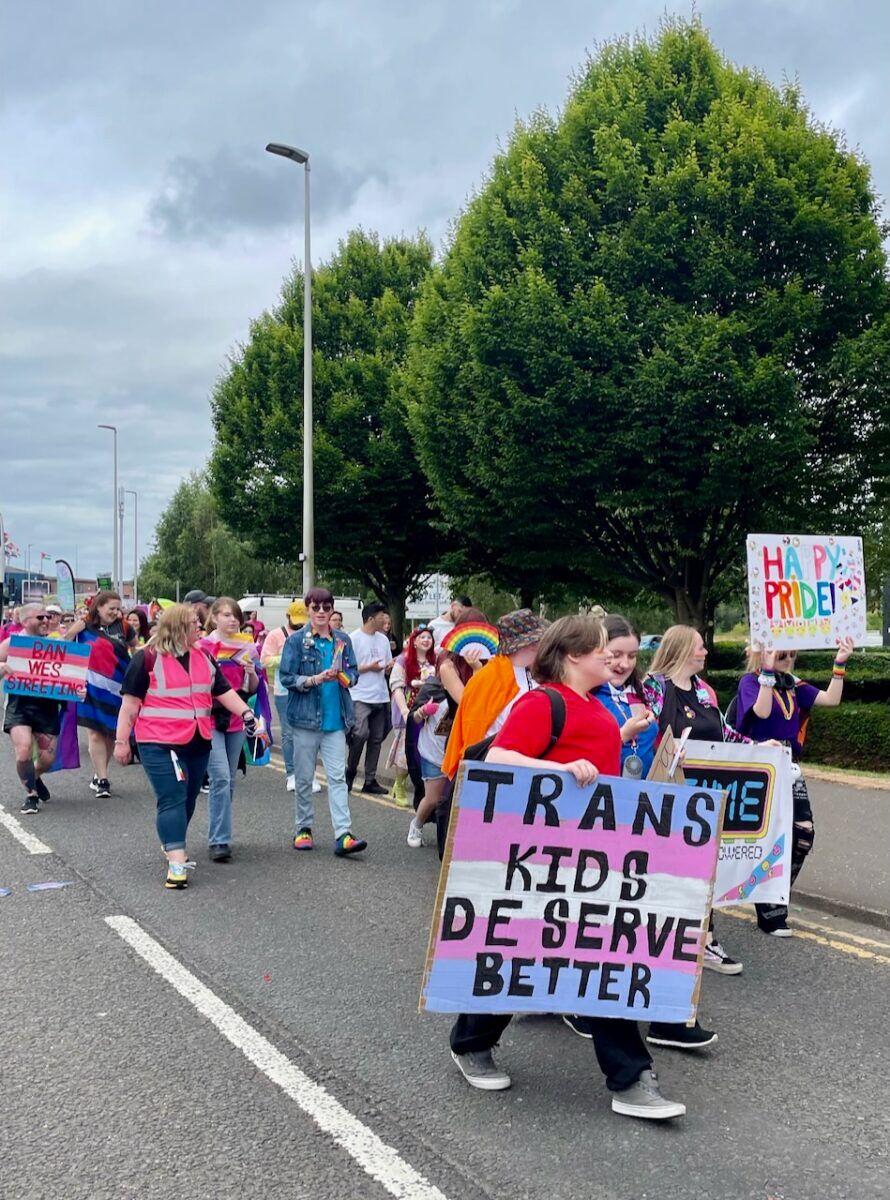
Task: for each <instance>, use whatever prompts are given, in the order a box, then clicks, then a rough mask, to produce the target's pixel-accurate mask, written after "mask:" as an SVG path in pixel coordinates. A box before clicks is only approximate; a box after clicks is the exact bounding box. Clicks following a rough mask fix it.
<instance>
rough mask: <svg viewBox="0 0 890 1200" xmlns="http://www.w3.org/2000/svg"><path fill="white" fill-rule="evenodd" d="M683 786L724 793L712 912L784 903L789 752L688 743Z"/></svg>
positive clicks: (789, 827)
mask: <svg viewBox="0 0 890 1200" xmlns="http://www.w3.org/2000/svg"><path fill="white" fill-rule="evenodd" d="M683 775H684V777H685V780H686V786H687V787H690V786H695V787H703V788H715V789H718V790H723V791H725V792H726V794H727V795H726V809H725V810H724V815H723V832H722V834H721V836H720V856H719V858H718V860H717V879H716V881H715V883H714V907H715V908H726V907H728V906H729V905H732V904H753V903H755V902H757V903H767V904H787V903H788V894H789V890H790V885H789V871H790V869H791V830H792V823H793V820H794V807H793V802H792V797H791V784H792V764H791V751H790V750H789V749H788V748H787V747H785V746H762V745H756V744H754V743H752V744H750V745H745V744H741V745H739V744H736V743H734V742H695V741H689V742H687V743H686V758H685V760H684V762H683Z"/></svg>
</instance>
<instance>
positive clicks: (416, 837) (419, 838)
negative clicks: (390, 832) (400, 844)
mask: <svg viewBox="0 0 890 1200" xmlns="http://www.w3.org/2000/svg"><path fill="white" fill-rule="evenodd" d="M408 845H409V846H410V847H411V849H412V850H419V849H420V847H421V846H422V845H423V826H422V825H418V824H417V821H416V820H415V819H414V817H412V818H411V824H410V825H409V826H408Z"/></svg>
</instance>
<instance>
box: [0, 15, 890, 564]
mask: <svg viewBox="0 0 890 1200" xmlns="http://www.w3.org/2000/svg"><path fill="white" fill-rule="evenodd" d="M0 2H2V8H0V11H2V13H3V18H4V20H3V25H4V28H3V31H2V38H0V88H2V112H0V129H2V144H3V149H4V154H3V159H4V170H3V172H2V174H0V218H2V231H3V232H2V247H3V249H2V256H0V286H2V298H0V347H2V354H3V362H2V371H3V374H2V396H3V407H2V413H0V511H2V512H3V515H4V518H5V521H6V525H7V528H8V530H9V532H10V534H11V536H12V538H13V540H14V541H15V542H17V543H18V545H19V546H20V547H21V548H22V550H23V552H24V550H25V547H26V545H27V543H29V542H30V543H32V544H33V550H32V560H33V562H34V564H35V566H36V565H37V556H38V555H39V553H40V552H45V553H47V554H49V555H51V556H53V557H56V556H64V557H68V558H69V559H70V561H71V564H72V566H74V565H75V559H76V563H77V567H78V568H79V571H80V573H81V574H85V573H89V572H92V573H93V574H95V573H96V571H97V570H102V571H105V570H108V569H109V567H110V564H111V501H112V488H111V434H110V433H107V432H105V431H102V430H97V429H96V424H97V423H98V422H106V423H109V424H116V425H117V426H118V427H119V430H120V470H121V481H122V483H123V484H124V486H126V487H127V488H132V489H136V490H137V491H138V493H139V503H140V514H139V515H140V553H143V552H145V550H146V549H147V548H148V546H149V544H150V541H151V537H152V532H153V529H154V524H155V522H156V520H157V518H158V516H159V514H160V513H161V511H162V510H163V508H164V506H165V504H166V502H167V501H168V500H169V498H170V496H171V495H172V493H173V492H174V490H175V489H176V486H177V484H178V482H179V480H180V479H181V478H182V476H183V475H185V474H186V473H187V472H188V471H190V470H192V469H193V468H199V467H201V466H203V464H204V463H205V461H206V459H207V455H208V451H209V448H210V439H211V425H210V415H209V406H208V395H209V393H210V391H211V389H212V387H213V384H214V381H215V380H216V378H217V377H218V375H219V374H220V372H221V371H222V370H223V369H224V366H225V362H226V356H227V354H228V353H229V352H230V350H231V349H232V348H233V347H234V346H235V345H236V344H237V343H238V342H239V341H240V340H243V339H244V338H245V337H246V336H247V331H248V323H249V321H250V319H251V318H252V317H254V316H256V315H258V314H259V313H260V312H261V311H262V310H263V309H264V308H266V307H269V306H270V305H273V304H274V303H275V302H276V299H277V296H278V292H279V287H280V284H281V280H282V277H283V275H284V274H285V272H286V271H287V269H288V265H289V262H290V260H291V258H292V257H293V256H294V255H297V256H298V257H299V255H300V253H301V247H302V190H301V189H302V176H301V172H300V171H299V170H298V169H297V168H296V167H294V166H292V165H291V164H289V163H287V162H286V161H284V160H282V159H276V158H273V157H272V156H271V155H267V154H265V153H264V150H263V147H264V146H265V144H266V142H268V141H271V140H279V141H286V142H291V143H293V144H295V145H298V146H301V147H304V148H305V149H307V150H309V151H310V153H311V154H312V162H313V173H312V186H313V222H312V229H313V258H314V260H315V262H316V263H317V262H318V261H319V260H320V259H323V258H325V257H326V256H328V255H329V254H330V253H331V251H332V250H333V249H334V248H335V247H336V244H337V241H338V239H339V238H341V237H342V236H343V235H344V234H345V233H346V231H347V230H349V229H350V228H352V227H354V226H356V225H362V226H364V227H365V228H368V229H375V230H377V231H379V232H380V233H381V234H382V235H398V234H401V233H406V234H413V233H414V232H415V231H416V230H418V229H419V228H425V229H426V230H427V231H428V232H429V233H430V235H431V236H432V238H433V240H434V243H435V244H436V245H437V246H441V244H442V240H443V238H444V237H445V234H446V232H447V227H448V222H449V220H451V218H452V217H453V216H454V215H455V214H456V213H457V212H458V210H459V209H460V207H461V206H462V204H463V203H464V201H465V199H466V197H467V194H468V192H470V190H471V189H473V188H474V187H475V186H476V185H477V184H478V182H479V180H480V178H481V177H482V175H483V174H484V172H485V171H486V168H487V166H488V164H489V163H490V161H491V158H492V156H493V154H494V153H495V151H496V149H497V147H498V143H499V140H500V141H503V140H504V139H505V138H506V137H507V135H508V134H509V132H510V129H511V127H512V125H513V123H514V120H515V118H516V116H517V115H519V116H525V115H527V114H528V113H530V112H531V111H532V110H533V109H535V108H537V107H539V106H546V107H548V108H550V109H556V108H558V107H559V106H560V104H561V103H562V101H563V100H564V98H565V95H566V91H567V88H568V83H569V77H570V75H571V73H572V71H573V70H574V69H575V68H576V67H577V66H579V65H580V64H581V63H583V60H584V57H585V52H586V51H588V50H590V51H593V50H595V48H596V44H597V43H598V42H600V41H602V40H604V39H608V38H611V37H614V36H615V35H618V34H622V33H627V32H632V31H634V30H639V29H645V30H648V31H650V32H651V31H653V30H654V29H655V28H656V26H657V24H658V20H659V17H660V16H661V14H662V13H663V12H664V11H665V10H666V9H667V10H668V11H671V12H677V13H680V14H683V15H688V14H689V13H690V11H691V7H690V5H689V4H682V5H679V4H675V3H671V0H668V2H667V4H665V3H664V0H621V2H613V0H586V2H582V0H554V2H553V3H551V4H542V3H541V2H540V0H439V2H438V3H435V2H433V0H427V2H426V3H417V0H320V2H317V3H310V2H308V0H251V2H250V3H249V4H248V3H246V2H244V0H178V2H177V3H175V4H174V3H170V2H169V0H153V2H152V3H151V4H140V5H136V4H132V3H128V2H127V0H123V2H122V0H61V2H60V0H28V2H27V3H24V4H21V3H16V2H15V0H0ZM697 7H698V11H699V13H700V14H701V16H702V18H703V20H704V22H705V24H706V25H707V26H708V28H709V29H710V31H711V34H712V36H713V37H714V39H715V40H716V42H717V44H718V45H719V46H720V47H721V48H722V50H723V51H724V52H725V53H726V55H727V56H728V57H729V58H731V59H732V60H734V61H735V62H738V63H744V64H747V65H750V66H756V67H760V68H761V69H762V70H763V71H765V72H766V74H767V75H768V76H769V77H770V78H771V79H773V80H775V81H777V82H778V81H781V79H782V78H783V76H789V75H790V76H794V75H797V76H799V78H800V81H801V83H802V85H803V89H804V93H805V95H806V97H807V100H808V101H809V104H810V106H811V108H812V109H813V111H814V113H815V115H816V116H817V117H818V118H819V119H821V120H823V121H826V122H830V123H831V124H833V125H835V126H836V127H838V128H842V129H844V130H846V133H847V137H848V141H849V143H850V144H851V145H853V146H858V147H859V148H860V150H861V151H862V153H863V154H864V155H865V156H866V157H867V158H868V159H869V160H870V162H871V164H872V168H873V172H874V179H875V182H876V186H877V188H878V190H879V192H880V193H881V194H882V195H884V196H886V195H887V191H888V187H890V144H888V139H887V136H886V128H885V120H886V117H881V115H880V114H881V113H884V114H886V113H887V111H888V109H890V97H888V91H890V87H888V82H887V70H886V52H887V33H888V26H890V4H888V3H887V0H848V2H847V3H843V4H842V3H840V0H745V3H739V0H700V3H699V4H698V6H697ZM129 502H130V498H128V503H129ZM124 546H125V557H124V569H125V574H126V575H127V576H129V575H130V574H131V572H132V560H133V529H132V523H131V515H129V514H128V518H127V529H126V533H125V538H124ZM295 549H296V547H295ZM18 563H19V564H20V565H23V564H24V558H22V559H20V560H18Z"/></svg>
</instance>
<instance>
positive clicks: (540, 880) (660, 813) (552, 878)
mask: <svg viewBox="0 0 890 1200" xmlns="http://www.w3.org/2000/svg"><path fill="white" fill-rule="evenodd" d="M722 810H723V796H722V793H720V792H716V791H713V790H708V789H703V788H688V787H682V786H676V785H674V784H661V783H651V782H648V781H644V780H638V779H615V778H609V777H605V776H603V777H600V778H599V779H598V780H597V781H596V783H594V784H591V785H589V786H588V787H580V786H579V785H578V784H576V783H575V781H574V779H573V778H572V776H571V775H570V774H568V772H566V771H559V770H553V771H539V770H531V769H529V768H525V767H506V766H501V765H496V764H494V763H470V762H464V763H462V764H461V767H460V770H459V772H458V776H457V788H456V792H455V809H454V812H453V814H452V819H451V824H450V826H449V830H448V840H447V843H446V847H445V856H444V861H443V864H442V873H441V876H440V881H439V893H438V896H437V898H436V909H435V914H434V917H433V927H432V932H431V935H430V945H429V952H428V955H427V963H426V971H425V974H424V980H423V985H422V989H421V1001H420V1002H421V1007H422V1008H426V1009H429V1010H432V1011H436V1012H470V1013H472V1012H487V1013H515V1012H564V1013H581V1014H586V1015H590V1016H610V1017H627V1018H631V1019H633V1020H642V1019H645V1020H655V1021H675V1022H683V1021H689V1020H691V1019H693V1018H694V1016H695V1009H696V1004H697V998H698V982H699V979H700V976H701V960H702V955H703V953H704V941H705V931H706V928H707V922H708V913H709V911H710V906H711V897H712V891H713V882H714V872H715V870H716V865H717V851H718V847H719V834H720V820H721V815H722Z"/></svg>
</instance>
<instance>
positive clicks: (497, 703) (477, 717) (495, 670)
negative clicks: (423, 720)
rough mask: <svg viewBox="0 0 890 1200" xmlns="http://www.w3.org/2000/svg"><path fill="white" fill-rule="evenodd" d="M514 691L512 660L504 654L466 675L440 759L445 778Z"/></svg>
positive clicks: (515, 686)
mask: <svg viewBox="0 0 890 1200" xmlns="http://www.w3.org/2000/svg"><path fill="white" fill-rule="evenodd" d="M518 691H519V685H518V684H517V682H516V676H515V675H514V674H513V663H512V661H511V660H510V659H509V658H507V656H506V655H504V654H498V655H496V656H495V657H494V658H493V659H491V661H490V662H489V663H488V664H487V666H484V667H483V668H482V670H481V671H477V672H476V674H475V675H474V676H473V677H472V678H471V679H470V681H469V682H468V683H467V686H466V687H465V688H464V694H463V696H462V697H461V701H460V704H459V705H458V706H457V713H456V714H455V717H454V724H453V725H452V726H451V733H450V734H449V735H448V745H447V746H446V747H445V758H444V759H443V761H442V770H443V771H444V773H445V774H446V775H447V776H448V778H449V779H453V778H454V776H455V775H456V774H457V768H458V767H459V766H460V760H461V759H462V758H463V755H464V750H466V748H467V746H472V745H473V744H474V743H475V742H481V741H482V739H483V738H484V737H485V735H486V733H487V732H488V727H489V726H490V725H491V723H492V721H494V720H495V718H496V717H497V715H498V713H500V712H501V711H502V710H503V709H504V708H506V706H507V705H508V704H509V703H510V701H511V700H512V699H513V697H514V696H515V695H516V693H517V692H518Z"/></svg>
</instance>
